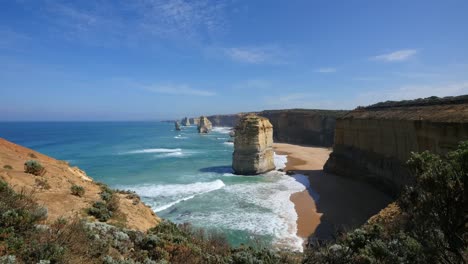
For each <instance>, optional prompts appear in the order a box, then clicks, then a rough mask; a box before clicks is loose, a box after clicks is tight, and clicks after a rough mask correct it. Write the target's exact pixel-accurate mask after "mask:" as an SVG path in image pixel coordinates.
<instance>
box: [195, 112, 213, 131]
mask: <svg viewBox="0 0 468 264" xmlns="http://www.w3.org/2000/svg"><path fill="white" fill-rule="evenodd" d="M199 120H200V121H199V122H198V133H204V134H206V133H209V132H210V131H211V129H213V126H212V125H211V122H210V120H209V119H208V118H207V117H206V116H200V119H199Z"/></svg>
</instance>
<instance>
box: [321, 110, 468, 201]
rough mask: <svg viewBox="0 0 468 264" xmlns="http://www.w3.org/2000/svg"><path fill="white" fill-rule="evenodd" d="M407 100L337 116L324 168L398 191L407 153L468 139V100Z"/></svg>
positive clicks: (405, 180)
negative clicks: (423, 101)
mask: <svg viewBox="0 0 468 264" xmlns="http://www.w3.org/2000/svg"><path fill="white" fill-rule="evenodd" d="M410 103H411V104H410ZM410 103H408V101H407V102H405V104H402V103H395V102H390V103H389V102H386V103H385V104H384V106H386V107H382V106H379V104H377V105H374V106H371V107H368V108H359V109H357V110H354V111H352V112H350V113H348V114H346V115H345V116H344V117H342V118H339V119H338V120H337V121H336V129H335V144H334V147H333V152H332V154H331V155H330V158H329V160H328V161H327V163H326V164H325V167H324V169H325V170H326V171H328V172H332V173H335V174H338V175H342V176H346V177H354V178H358V179H363V180H365V181H368V182H371V183H373V184H375V185H376V186H377V187H379V188H380V189H383V190H385V191H387V192H388V193H390V194H397V193H398V192H399V191H400V190H401V189H402V187H403V186H405V185H406V184H409V183H411V182H412V179H411V177H410V173H409V171H408V168H407V167H406V166H405V163H406V161H407V160H408V158H409V156H410V153H411V152H412V151H414V152H421V151H424V150H429V151H431V152H434V153H438V154H445V153H446V152H448V151H449V150H452V149H454V148H455V147H456V146H457V144H458V143H459V142H460V141H463V140H468V103H463V102H459V103H456V104H453V103H452V104H440V105H428V104H427V103H426V104H425V105H417V104H416V105H415V104H414V103H412V102H410ZM406 105H409V106H406ZM376 106H378V107H376Z"/></svg>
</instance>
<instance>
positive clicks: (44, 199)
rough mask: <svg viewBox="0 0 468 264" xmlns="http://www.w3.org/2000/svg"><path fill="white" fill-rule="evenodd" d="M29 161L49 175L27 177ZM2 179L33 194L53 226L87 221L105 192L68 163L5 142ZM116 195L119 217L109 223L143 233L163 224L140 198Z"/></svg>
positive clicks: (0, 153)
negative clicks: (62, 221) (78, 193)
mask: <svg viewBox="0 0 468 264" xmlns="http://www.w3.org/2000/svg"><path fill="white" fill-rule="evenodd" d="M27 160H36V161H39V162H40V163H41V164H42V166H43V167H44V168H45V173H44V174H43V175H41V176H35V175H32V174H29V173H25V172H24V167H23V164H24V162H25V161H27ZM0 179H1V180H3V181H5V182H7V183H8V184H9V185H10V186H12V188H13V189H14V190H15V191H17V192H21V191H22V190H24V191H26V193H29V192H33V196H34V198H35V200H36V201H37V202H38V203H39V204H41V205H44V206H45V207H46V208H47V211H48V214H47V215H48V218H47V219H46V222H47V223H53V222H54V221H55V220H56V219H58V218H60V217H64V218H68V219H70V218H73V217H79V218H81V217H85V216H86V213H85V210H86V208H89V207H91V205H92V204H93V203H94V202H95V201H98V200H100V192H101V191H102V189H101V186H100V185H99V184H98V183H96V182H94V181H93V180H92V179H91V178H90V177H89V176H87V175H86V173H85V172H84V171H82V170H80V169H79V168H77V167H70V166H69V165H68V163H67V162H65V161H60V160H56V159H53V158H51V157H48V156H46V155H43V154H41V153H39V152H36V151H34V150H31V149H28V148H25V147H22V146H19V145H16V144H14V143H11V142H9V141H7V140H4V139H2V138H0ZM73 185H79V186H82V187H83V188H84V190H85V193H84V194H83V195H82V196H75V195H72V193H71V187H72V186H73ZM115 195H117V196H118V198H119V199H118V204H119V205H118V211H117V216H116V217H115V218H111V219H110V220H109V221H108V222H109V223H111V224H112V223H115V224H119V225H123V226H125V227H127V228H132V229H136V230H140V231H146V230H148V229H149V228H151V227H154V226H155V225H157V224H158V223H159V221H160V219H159V218H158V217H157V216H156V215H155V214H154V212H153V211H152V210H151V208H149V207H147V206H146V205H145V204H143V203H142V202H140V200H139V198H138V196H136V195H132V194H129V193H124V192H115Z"/></svg>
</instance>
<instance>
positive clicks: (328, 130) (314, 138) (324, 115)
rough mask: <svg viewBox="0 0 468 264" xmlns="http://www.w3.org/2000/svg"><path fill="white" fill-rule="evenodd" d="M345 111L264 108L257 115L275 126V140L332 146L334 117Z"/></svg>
mask: <svg viewBox="0 0 468 264" xmlns="http://www.w3.org/2000/svg"><path fill="white" fill-rule="evenodd" d="M345 113H347V111H328V110H302V109H291V110H265V111H262V112H260V113H259V115H261V116H263V117H266V118H268V119H269V120H270V122H271V124H272V125H273V127H274V128H275V129H274V131H273V138H274V140H275V142H282V143H292V144H303V145H314V146H322V147H331V146H333V138H334V134H335V122H336V118H337V117H340V116H343V115H344V114H345Z"/></svg>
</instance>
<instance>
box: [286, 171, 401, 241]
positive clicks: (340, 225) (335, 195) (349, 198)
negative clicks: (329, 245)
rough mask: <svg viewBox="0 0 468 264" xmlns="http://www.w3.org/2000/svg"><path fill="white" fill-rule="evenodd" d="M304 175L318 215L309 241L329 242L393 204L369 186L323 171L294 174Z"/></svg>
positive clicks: (387, 196)
mask: <svg viewBox="0 0 468 264" xmlns="http://www.w3.org/2000/svg"><path fill="white" fill-rule="evenodd" d="M294 172H295V173H296V174H302V175H307V177H308V180H309V186H306V185H307V184H304V183H302V181H299V182H301V183H302V184H304V185H305V186H306V187H307V191H308V192H309V195H310V196H311V197H312V198H313V200H314V201H315V205H316V212H317V213H318V214H321V217H320V223H319V224H318V226H317V228H316V229H315V232H314V233H313V234H312V235H311V236H310V237H309V240H312V241H313V240H329V239H332V238H334V236H335V235H336V234H337V233H338V232H341V231H344V230H349V229H351V228H356V227H359V226H361V225H362V224H364V223H365V222H366V221H367V220H368V219H369V218H370V217H371V216H373V215H375V214H376V213H378V212H379V211H380V210H382V209H383V208H385V207H386V206H387V205H388V204H389V203H391V202H393V199H392V198H391V196H390V195H387V194H385V193H383V192H382V191H380V190H377V189H376V188H375V187H373V186H372V185H370V184H368V183H365V182H362V181H358V180H355V179H350V178H346V177H340V176H337V175H334V174H330V173H326V172H324V171H323V170H295V171H294Z"/></svg>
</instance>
